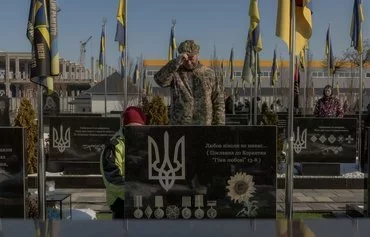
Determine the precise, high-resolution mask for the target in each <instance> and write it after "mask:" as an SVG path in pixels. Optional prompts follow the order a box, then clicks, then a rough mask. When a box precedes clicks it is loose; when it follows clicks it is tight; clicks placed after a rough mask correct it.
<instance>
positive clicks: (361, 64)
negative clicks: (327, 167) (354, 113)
mask: <svg viewBox="0 0 370 237" xmlns="http://www.w3.org/2000/svg"><path fill="white" fill-rule="evenodd" d="M362 70H363V53H362V52H360V85H359V89H360V91H359V97H360V98H359V103H358V131H359V132H358V140H359V142H358V159H359V161H360V164H361V160H362V157H361V152H362V151H361V149H362V146H361V141H362V140H361V137H362V136H361V135H362V134H361V131H362V97H363V93H362V92H363V88H362V87H363V85H362V81H363V75H362Z"/></svg>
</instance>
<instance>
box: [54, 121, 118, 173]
mask: <svg viewBox="0 0 370 237" xmlns="http://www.w3.org/2000/svg"><path fill="white" fill-rule="evenodd" d="M119 128H120V118H119V117H112V118H105V117H80V116H79V117H72V116H71V117H50V135H49V137H50V155H49V162H59V163H63V165H64V168H65V169H64V171H65V172H66V173H76V174H81V173H96V174H99V173H100V171H99V165H98V163H99V159H100V154H101V152H102V150H103V148H104V145H105V144H106V143H107V142H108V141H109V139H110V138H111V137H112V136H113V135H114V134H115V133H116V132H117V131H118V130H119ZM67 166H68V168H66V167H67Z"/></svg>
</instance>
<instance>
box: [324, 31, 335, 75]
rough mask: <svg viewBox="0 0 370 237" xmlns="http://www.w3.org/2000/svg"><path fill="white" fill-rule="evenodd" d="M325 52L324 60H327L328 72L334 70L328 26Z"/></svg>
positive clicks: (331, 72)
mask: <svg viewBox="0 0 370 237" xmlns="http://www.w3.org/2000/svg"><path fill="white" fill-rule="evenodd" d="M325 54H326V60H327V62H328V67H329V69H330V74H333V72H334V57H333V47H332V44H331V37H330V27H328V30H327V32H326V47H325Z"/></svg>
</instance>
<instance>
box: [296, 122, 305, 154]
mask: <svg viewBox="0 0 370 237" xmlns="http://www.w3.org/2000/svg"><path fill="white" fill-rule="evenodd" d="M299 132H300V127H297V133H296V134H294V144H293V148H294V151H295V152H296V153H298V154H299V153H300V152H301V151H302V150H303V149H306V148H307V128H306V129H304V130H303V132H302V134H300V133H299Z"/></svg>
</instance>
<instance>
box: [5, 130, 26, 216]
mask: <svg viewBox="0 0 370 237" xmlns="http://www.w3.org/2000/svg"><path fill="white" fill-rule="evenodd" d="M0 133H1V136H0V218H25V215H26V208H25V193H26V190H27V178H26V177H27V176H26V171H27V169H26V161H25V147H26V146H25V130H24V129H23V128H15V127H0Z"/></svg>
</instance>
